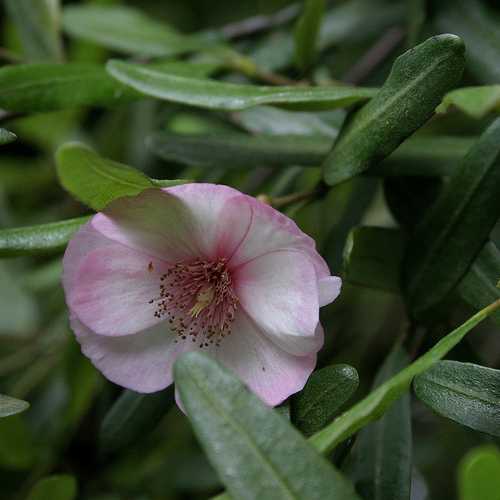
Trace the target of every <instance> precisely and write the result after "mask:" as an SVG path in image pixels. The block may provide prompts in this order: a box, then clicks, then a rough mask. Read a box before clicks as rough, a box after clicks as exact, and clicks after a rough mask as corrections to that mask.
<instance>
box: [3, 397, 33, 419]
mask: <svg viewBox="0 0 500 500" xmlns="http://www.w3.org/2000/svg"><path fill="white" fill-rule="evenodd" d="M29 406H30V404H29V403H28V402H26V401H22V400H21V399H16V398H11V397H10V396H4V395H3V394H0V418H1V417H10V416H11V415H15V414H16V413H21V412H23V411H25V410H27V409H28V408H29Z"/></svg>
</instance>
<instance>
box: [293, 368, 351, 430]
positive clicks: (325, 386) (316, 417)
mask: <svg viewBox="0 0 500 500" xmlns="http://www.w3.org/2000/svg"><path fill="white" fill-rule="evenodd" d="M358 385H359V377H358V372H357V371H356V369H355V368H353V367H352V366H349V365H331V366H325V367H324V368H321V370H318V371H315V372H314V373H313V374H312V375H311V377H309V380H308V381H307V383H306V385H305V387H304V389H302V391H300V392H299V393H297V394H296V395H295V396H293V398H292V401H291V408H290V411H291V418H292V422H293V423H294V425H295V426H296V427H297V428H298V429H299V430H300V431H302V433H303V434H305V435H306V436H310V435H311V434H314V433H315V432H317V431H319V430H321V429H322V428H323V427H324V426H325V425H327V424H328V423H330V422H331V421H332V420H333V418H334V416H335V415H336V414H337V413H338V411H339V410H340V409H341V408H342V406H343V405H344V404H345V403H346V402H347V401H348V400H349V399H350V398H351V396H352V395H353V394H354V392H355V391H356V389H357V388H358Z"/></svg>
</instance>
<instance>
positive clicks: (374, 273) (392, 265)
mask: <svg viewBox="0 0 500 500" xmlns="http://www.w3.org/2000/svg"><path fill="white" fill-rule="evenodd" d="M405 243H406V242H405V238H404V236H403V234H402V232H401V231H399V230H398V229H389V228H381V227H357V228H355V229H353V230H352V231H351V233H350V234H349V236H348V238H347V242H346V247H345V249H344V263H343V276H342V277H343V279H344V281H346V282H347V283H351V284H354V285H359V286H364V287H368V288H375V289H379V290H384V291H387V292H396V293H397V292H398V291H399V289H400V287H399V281H400V270H401V262H402V260H403V252H404V248H405Z"/></svg>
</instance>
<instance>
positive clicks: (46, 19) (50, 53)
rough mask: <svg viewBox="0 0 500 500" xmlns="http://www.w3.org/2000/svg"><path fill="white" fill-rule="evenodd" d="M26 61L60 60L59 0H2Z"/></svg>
mask: <svg viewBox="0 0 500 500" xmlns="http://www.w3.org/2000/svg"><path fill="white" fill-rule="evenodd" d="M4 2H5V7H6V8H7V13H8V14H9V17H10V18H11V19H12V21H13V23H14V24H15V26H16V29H17V31H18V33H19V36H20V38H21V42H22V45H23V48H24V52H25V54H26V56H27V59H28V60H29V61H34V62H42V61H61V59H62V44H61V39H60V34H59V16H60V5H59V0H4Z"/></svg>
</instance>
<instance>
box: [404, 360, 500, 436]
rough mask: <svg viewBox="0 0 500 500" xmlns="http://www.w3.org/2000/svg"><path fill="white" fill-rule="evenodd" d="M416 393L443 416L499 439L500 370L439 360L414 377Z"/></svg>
mask: <svg viewBox="0 0 500 500" xmlns="http://www.w3.org/2000/svg"><path fill="white" fill-rule="evenodd" d="M413 387H414V390H415V394H416V395H417V396H418V398H419V399H421V400H422V401H423V402H424V403H425V404H427V405H428V406H430V407H431V408H432V409H433V410H434V411H435V412H437V413H439V414H440V415H442V416H443V417H446V418H450V419H451V420H454V421H455V422H458V423H459V424H462V425H466V426H467V427H470V428H472V429H474V430H476V431H481V432H486V433H487V434H491V435H493V436H500V370H493V369H492V368H486V367H485V366H478V365H474V364H472V363H460V362H458V361H441V362H439V363H437V364H436V365H434V366H433V367H432V368H431V369H430V370H428V371H427V372H425V373H423V374H422V375H419V376H418V377H416V378H415V381H414V383H413Z"/></svg>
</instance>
